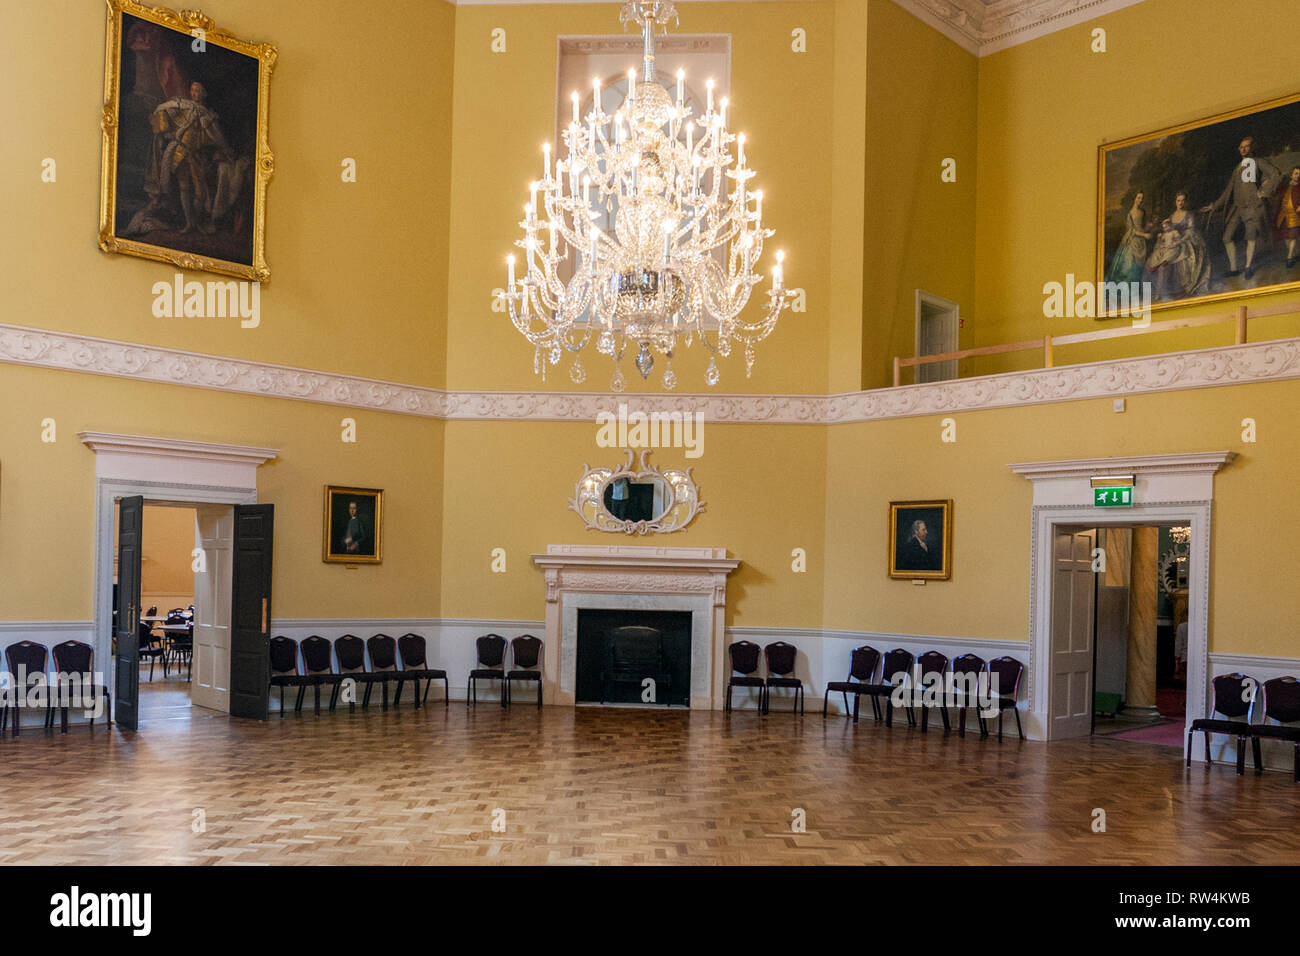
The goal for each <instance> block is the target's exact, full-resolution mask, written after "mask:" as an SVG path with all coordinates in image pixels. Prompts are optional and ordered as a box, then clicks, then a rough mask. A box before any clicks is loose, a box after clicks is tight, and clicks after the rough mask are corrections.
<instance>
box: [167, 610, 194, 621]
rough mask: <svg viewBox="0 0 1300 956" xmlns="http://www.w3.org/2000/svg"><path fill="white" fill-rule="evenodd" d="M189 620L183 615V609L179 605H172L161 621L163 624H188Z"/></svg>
mask: <svg viewBox="0 0 1300 956" xmlns="http://www.w3.org/2000/svg"><path fill="white" fill-rule="evenodd" d="M189 622H190V619H189V618H188V617H186V616H185V610H184V609H183V608H179V607H174V608H172V609H171V610H170V611H168V612H167V620H165V621H163V623H164V624H188V623H189Z"/></svg>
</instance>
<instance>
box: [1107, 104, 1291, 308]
mask: <svg viewBox="0 0 1300 956" xmlns="http://www.w3.org/2000/svg"><path fill="white" fill-rule="evenodd" d="M1097 165H1098V170H1097V193H1098V196H1097V200H1098V201H1097V206H1098V225H1097V281H1098V283H1101V282H1116V283H1121V282H1122V283H1134V282H1149V283H1151V286H1150V292H1151V301H1152V308H1160V307H1162V306H1165V307H1168V306H1170V305H1174V304H1177V303H1180V302H1182V303H1185V302H1189V301H1193V300H1195V301H1213V300H1217V299H1228V298H1235V297H1238V296H1243V295H1250V294H1257V293H1259V292H1263V291H1269V292H1273V291H1277V290H1280V289H1290V288H1300V247H1298V243H1297V240H1300V94H1297V95H1294V96H1289V97H1285V98H1282V99H1277V100H1272V101H1270V102H1267V103H1261V104H1258V105H1255V106H1250V107H1246V108H1244V109H1240V110H1236V111H1234V112H1231V113H1223V114H1220V115H1218V116H1212V117H1210V118H1209V119H1205V120H1200V121H1199V122H1195V123H1188V124H1185V125H1183V126H1176V127H1172V128H1170V129H1165V130H1161V131H1159V132H1156V133H1148V134H1146V135H1143V136H1136V137H1133V138H1131V139H1126V140H1123V141H1121V142H1117V143H1110V144H1104V145H1102V147H1101V148H1100V150H1099V154H1098V163H1097Z"/></svg>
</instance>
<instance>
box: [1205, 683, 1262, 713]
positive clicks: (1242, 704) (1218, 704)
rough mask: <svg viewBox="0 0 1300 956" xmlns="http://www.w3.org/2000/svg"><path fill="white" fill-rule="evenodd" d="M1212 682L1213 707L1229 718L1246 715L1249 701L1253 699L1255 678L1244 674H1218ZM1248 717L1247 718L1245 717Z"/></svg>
mask: <svg viewBox="0 0 1300 956" xmlns="http://www.w3.org/2000/svg"><path fill="white" fill-rule="evenodd" d="M1212 683H1213V684H1214V709H1215V710H1216V711H1217V712H1218V713H1220V714H1223V716H1224V717H1227V718H1229V719H1232V718H1235V717H1247V715H1248V714H1249V713H1250V704H1251V701H1253V700H1254V699H1255V695H1254V693H1252V691H1253V690H1254V688H1255V679H1254V678H1253V677H1247V676H1246V675H1245V674H1239V673H1235V672H1234V673H1232V674H1220V675H1219V676H1218V677H1216V678H1214V680H1213V681H1212ZM1247 719H1249V718H1247Z"/></svg>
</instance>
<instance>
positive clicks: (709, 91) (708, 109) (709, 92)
mask: <svg viewBox="0 0 1300 956" xmlns="http://www.w3.org/2000/svg"><path fill="white" fill-rule="evenodd" d="M704 92H705V105H704V113H705V115H706V116H707V115H708V114H709V113H712V112H713V77H709V81H708V82H707V83H705V84H704Z"/></svg>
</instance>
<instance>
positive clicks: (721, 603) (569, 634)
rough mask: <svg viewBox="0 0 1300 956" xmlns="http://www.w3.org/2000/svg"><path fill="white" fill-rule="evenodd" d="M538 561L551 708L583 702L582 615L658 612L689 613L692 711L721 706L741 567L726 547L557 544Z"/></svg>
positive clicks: (547, 688)
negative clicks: (735, 575) (730, 579)
mask: <svg viewBox="0 0 1300 956" xmlns="http://www.w3.org/2000/svg"><path fill="white" fill-rule="evenodd" d="M533 561H534V563H536V564H537V566H538V567H540V568H541V569H542V570H543V571H544V572H545V575H546V647H547V649H548V651H549V652H550V653H548V655H547V658H546V662H545V667H546V700H547V702H548V703H552V704H561V705H569V706H572V705H573V704H574V703H575V701H576V685H577V664H578V611H579V610H583V609H593V610H594V609H609V610H654V611H689V612H690V614H691V693H690V699H691V709H692V710H710V709H720V708H721V707H722V697H723V694H724V692H725V688H726V677H727V673H728V668H727V667H726V665H725V663H724V662H725V661H726V655H727V646H726V641H727V636H726V614H727V575H729V574H730V573H731V572H732V571H734V570H736V568H737V567H739V566H740V561H738V560H737V559H735V558H728V557H727V549H726V548H647V547H636V546H632V545H583V544H552V545H548V546H547V548H546V553H545V554H534V555H533ZM556 649H558V650H559V653H558V655H557V654H555V650H556Z"/></svg>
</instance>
